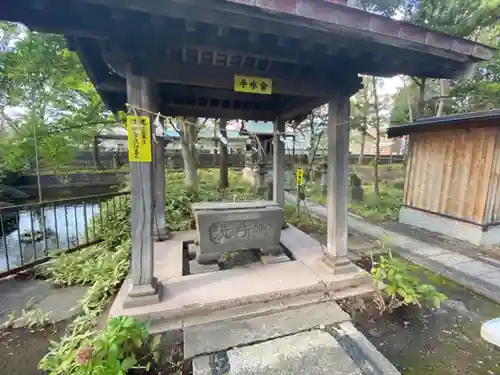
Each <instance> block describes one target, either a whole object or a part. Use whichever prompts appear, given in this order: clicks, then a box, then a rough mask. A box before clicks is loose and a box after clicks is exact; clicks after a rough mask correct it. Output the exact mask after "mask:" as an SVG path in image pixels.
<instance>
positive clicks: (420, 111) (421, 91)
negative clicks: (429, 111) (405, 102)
mask: <svg viewBox="0 0 500 375" xmlns="http://www.w3.org/2000/svg"><path fill="white" fill-rule="evenodd" d="M426 82H427V81H426V79H425V78H421V79H420V83H419V84H418V108H417V119H419V118H422V117H424V108H425V84H426Z"/></svg>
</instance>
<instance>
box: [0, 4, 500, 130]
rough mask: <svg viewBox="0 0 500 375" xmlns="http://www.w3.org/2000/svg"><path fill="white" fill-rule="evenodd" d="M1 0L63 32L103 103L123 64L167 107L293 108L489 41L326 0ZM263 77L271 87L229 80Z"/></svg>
mask: <svg viewBox="0 0 500 375" xmlns="http://www.w3.org/2000/svg"><path fill="white" fill-rule="evenodd" d="M39 3H40V2H39V1H28V0H2V6H1V7H0V19H2V20H7V21H14V22H23V23H25V24H26V25H27V26H28V27H30V28H32V29H35V30H39V31H45V32H51V33H56V34H63V35H64V36H65V37H66V38H67V40H68V44H69V46H70V48H71V49H73V50H74V51H76V52H77V53H78V54H79V56H80V60H81V61H82V64H83V66H84V68H85V70H86V71H87V73H88V74H89V77H90V78H91V80H92V82H93V84H94V85H95V87H96V88H97V90H98V92H99V94H100V95H101V97H102V98H103V100H104V102H105V103H106V105H107V106H108V107H109V108H110V109H112V110H114V111H116V110H120V109H125V104H126V103H127V90H126V81H125V79H124V77H125V76H126V75H127V74H131V73H132V72H133V74H136V75H141V74H142V75H143V76H145V75H148V76H150V77H152V78H154V80H155V83H158V90H157V91H158V93H159V95H160V100H159V103H160V105H161V108H159V109H160V110H161V112H162V113H163V114H165V115H168V116H197V117H206V118H208V117H210V118H242V119H248V120H266V121H267V120H274V119H275V118H276V116H277V115H279V116H280V117H281V118H282V119H285V120H293V119H298V118H302V117H303V116H304V115H306V114H307V113H308V112H309V111H311V110H312V109H314V108H315V107H317V106H318V105H321V104H324V103H325V102H327V101H328V100H329V99H331V98H332V97H333V96H334V95H336V94H337V93H338V92H339V90H341V91H342V92H343V93H345V94H346V95H349V94H351V93H354V92H355V91H356V90H358V89H359V86H360V80H359V77H358V74H360V73H361V74H371V75H376V76H394V75H397V74H405V75H410V76H417V77H430V78H456V77H457V76H460V75H462V74H463V73H464V72H468V71H470V69H471V67H473V66H474V64H475V63H477V62H479V61H482V60H489V59H491V58H492V56H493V54H494V51H495V50H494V49H492V48H490V47H487V46H484V45H481V44H478V43H474V42H472V41H469V40H464V39H461V38H456V37H453V36H450V35H447V34H444V33H441V32H438V31H433V30H429V29H427V28H423V27H419V26H415V25H412V24H410V23H406V22H401V21H397V20H394V19H390V18H387V17H382V16H379V15H375V14H372V13H369V12H366V11H363V10H361V9H356V8H352V7H349V6H346V5H344V4H336V3H334V2H332V1H331V0H281V1H269V0H162V1H157V0H150V1H144V0H127V1H123V0H73V1H67V0H51V1H42V3H43V4H42V5H40V4H39ZM235 75H242V76H248V77H250V78H252V77H261V78H264V79H270V80H272V95H262V94H261V95H256V94H254V93H248V92H239V91H236V90H235V84H237V82H236V80H235Z"/></svg>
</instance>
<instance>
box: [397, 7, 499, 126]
mask: <svg viewBox="0 0 500 375" xmlns="http://www.w3.org/2000/svg"><path fill="white" fill-rule="evenodd" d="M498 17H500V1H499V0H440V1H435V0H409V1H408V2H407V3H406V5H405V7H404V19H405V20H408V21H410V22H412V23H414V24H416V25H420V26H424V27H430V28H432V29H435V30H439V31H442V32H445V33H448V34H451V35H454V36H457V37H461V38H471V39H474V40H477V39H478V38H479V36H480V35H481V33H482V32H483V30H485V29H488V28H490V27H491V26H493V25H496V24H497V22H498ZM412 79H413V83H414V85H416V87H417V90H418V91H417V92H418V93H417V96H416V103H417V104H416V108H415V110H414V112H413V113H414V114H415V117H416V118H421V117H425V116H426V115H429V113H428V111H427V109H426V106H428V105H429V103H428V101H427V100H426V98H425V97H426V95H427V94H428V92H429V91H432V90H434V89H435V87H436V84H435V83H434V84H433V83H430V82H432V80H429V79H426V78H412ZM430 86H431V87H432V88H431V89H429V88H430ZM438 87H439V89H438V92H437V93H436V94H435V95H433V96H432V97H433V99H432V100H433V102H436V103H437V104H436V106H435V107H434V111H433V112H432V113H431V114H430V115H431V116H441V115H443V114H445V113H446V112H447V110H446V107H448V109H451V104H447V103H446V101H447V99H448V98H449V89H450V85H449V82H448V80H440V81H439V83H438ZM412 117H413V116H412Z"/></svg>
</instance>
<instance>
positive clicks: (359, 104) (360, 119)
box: [350, 77, 374, 164]
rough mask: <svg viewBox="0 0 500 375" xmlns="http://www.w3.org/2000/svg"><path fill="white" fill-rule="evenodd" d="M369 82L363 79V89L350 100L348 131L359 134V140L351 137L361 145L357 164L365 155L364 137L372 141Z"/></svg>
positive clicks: (365, 78)
mask: <svg viewBox="0 0 500 375" xmlns="http://www.w3.org/2000/svg"><path fill="white" fill-rule="evenodd" d="M368 85H369V80H368V77H363V88H362V90H361V91H359V92H358V93H357V94H356V95H354V96H353V97H352V99H351V123H350V130H351V131H352V130H355V131H358V132H359V133H360V136H359V140H357V139H356V138H355V137H351V139H352V140H354V141H358V142H359V144H360V145H361V149H360V153H359V158H358V164H363V158H364V154H365V145H366V137H369V138H371V139H374V137H373V136H372V135H371V134H370V133H369V132H368V126H369V117H370V113H371V110H372V104H371V103H370V95H369V87H368Z"/></svg>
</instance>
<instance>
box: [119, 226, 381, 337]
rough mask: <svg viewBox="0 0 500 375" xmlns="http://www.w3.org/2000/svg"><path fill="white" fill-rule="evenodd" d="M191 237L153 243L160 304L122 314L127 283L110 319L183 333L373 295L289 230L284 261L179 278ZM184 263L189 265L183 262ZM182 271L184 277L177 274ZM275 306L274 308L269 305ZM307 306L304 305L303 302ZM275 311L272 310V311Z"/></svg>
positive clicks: (353, 269)
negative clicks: (321, 301)
mask: <svg viewBox="0 0 500 375" xmlns="http://www.w3.org/2000/svg"><path fill="white" fill-rule="evenodd" d="M195 239H196V233H195V232H194V231H190V232H177V233H173V234H172V236H171V237H170V239H168V240H167V241H164V242H157V243H155V254H154V255H155V264H154V267H155V268H154V275H155V277H156V278H157V279H158V281H159V282H161V284H162V292H161V293H162V294H161V296H160V302H159V303H155V304H150V305H144V306H140V307H130V308H124V306H123V305H124V304H123V302H124V301H125V299H126V297H127V291H128V290H129V288H130V282H129V281H128V280H127V281H125V282H124V283H123V285H122V287H121V289H120V292H119V293H118V295H117V297H116V299H115V301H114V303H113V305H112V307H111V310H110V316H118V315H127V316H134V317H136V318H137V319H141V320H148V321H150V322H151V329H152V331H154V332H165V331H169V330H178V329H183V328H185V327H186V326H190V325H195V324H198V323H200V322H207V319H208V320H210V319H212V320H216V319H218V320H224V319H231V318H233V317H235V316H237V317H241V316H246V315H253V314H261V313H262V312H264V311H271V310H272V311H279V310H283V309H286V308H287V306H288V305H290V304H292V305H293V304H296V303H295V302H294V300H296V299H297V297H299V296H303V297H311V298H313V299H315V298H322V296H324V295H328V296H329V297H330V298H331V299H341V298H345V297H348V296H353V295H359V294H366V293H369V292H371V291H372V290H373V286H372V279H371V276H370V275H369V274H368V273H367V272H366V271H364V270H362V269H361V268H359V267H357V266H356V265H354V264H349V265H347V266H342V267H338V268H337V269H336V270H332V268H330V267H329V266H328V265H327V264H325V263H324V262H323V255H324V249H323V245H321V244H320V243H319V242H318V241H316V240H314V239H313V238H311V237H310V236H308V235H307V234H305V233H304V232H302V231H300V230H298V229H297V228H295V227H293V226H291V225H289V226H288V227H287V228H286V229H284V230H283V231H282V234H281V240H280V242H281V245H282V246H283V247H284V248H285V249H286V250H287V253H288V255H289V257H290V259H291V260H290V261H285V262H282V261H280V262H275V263H274V262H269V263H267V264H262V263H252V264H248V265H246V266H244V267H237V268H233V269H229V270H224V271H217V270H215V269H214V270H213V272H203V273H197V274H193V275H185V273H186V272H185V270H186V265H185V263H186V258H187V256H186V253H187V249H186V244H188V243H189V242H192V241H194V240H195ZM187 262H188V263H189V260H187ZM183 271H184V272H183ZM275 302H278V305H273V306H274V307H273V306H271V305H272V303H275ZM308 303H310V301H309V302H308ZM276 306H277V307H276Z"/></svg>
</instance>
